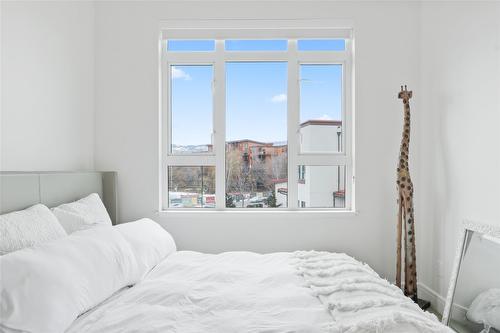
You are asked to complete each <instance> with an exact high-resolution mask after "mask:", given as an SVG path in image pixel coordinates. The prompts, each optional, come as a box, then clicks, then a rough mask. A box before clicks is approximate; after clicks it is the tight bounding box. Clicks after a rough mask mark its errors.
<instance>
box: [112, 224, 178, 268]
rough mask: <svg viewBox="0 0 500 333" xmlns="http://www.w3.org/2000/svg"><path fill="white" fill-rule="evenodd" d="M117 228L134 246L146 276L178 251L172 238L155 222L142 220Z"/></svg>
mask: <svg viewBox="0 0 500 333" xmlns="http://www.w3.org/2000/svg"><path fill="white" fill-rule="evenodd" d="M115 228H116V229H117V230H118V231H119V232H120V233H121V234H122V236H123V237H124V238H125V239H126V240H127V241H128V242H129V243H130V245H132V248H133V249H134V255H135V256H136V259H137V262H138V263H139V266H140V268H139V269H140V270H141V271H142V272H143V273H144V275H146V274H147V273H148V272H149V271H151V269H153V267H155V266H156V265H157V264H158V263H159V262H160V261H161V260H162V259H164V258H165V257H167V256H169V255H170V254H172V253H173V252H175V251H176V250H177V247H176V245H175V241H174V239H173V238H172V236H171V235H170V234H169V233H168V232H167V231H166V230H165V229H163V228H162V227H161V226H160V225H159V224H158V223H156V222H155V221H153V220H150V219H140V220H137V221H135V222H128V223H123V224H118V225H116V226H115Z"/></svg>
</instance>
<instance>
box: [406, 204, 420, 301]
mask: <svg viewBox="0 0 500 333" xmlns="http://www.w3.org/2000/svg"><path fill="white" fill-rule="evenodd" d="M408 207H409V208H408V219H409V222H408V228H409V231H408V240H409V242H410V246H409V248H410V254H409V259H410V265H409V267H408V276H409V282H410V285H409V290H408V291H409V294H410V297H411V298H412V299H413V300H414V301H415V302H417V301H418V298H417V255H416V249H415V222H414V218H413V202H412V199H411V198H410V201H409V205H408Z"/></svg>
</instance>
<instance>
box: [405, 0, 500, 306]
mask: <svg viewBox="0 0 500 333" xmlns="http://www.w3.org/2000/svg"><path fill="white" fill-rule="evenodd" d="M421 57H422V62H421V68H422V71H421V95H423V99H422V101H421V103H420V105H421V107H420V109H419V110H417V111H416V112H414V116H415V117H416V119H417V121H418V122H419V123H420V126H421V131H420V133H419V134H418V137H419V146H420V160H419V164H418V168H419V170H420V172H419V179H418V183H417V185H416V193H417V195H418V200H417V202H418V206H417V212H416V213H417V219H416V220H417V226H418V227H419V229H418V230H417V242H419V246H418V251H419V252H418V257H419V258H427V260H426V261H419V278H420V282H421V283H423V284H425V285H426V286H427V287H429V288H431V289H432V290H434V291H436V292H437V293H438V294H440V295H445V294H446V291H447V287H448V280H449V277H450V271H451V268H452V264H453V258H454V254H455V249H456V242H457V235H458V231H459V228H460V226H461V223H462V221H463V219H464V218H469V219H477V220H482V221H485V222H488V221H490V222H491V223H496V224H499V225H500V210H499V209H498V208H499V205H500V194H499V193H500V192H499V189H500V131H499V126H500V3H498V2H488V3H481V2H479V1H474V2H457V3H449V2H442V3H430V2H424V3H423V4H422V17H421ZM477 257H478V258H481V256H480V255H479V256H477ZM483 260H491V257H490V256H486V255H485V256H484V257H483ZM489 274H492V275H494V274H497V275H496V276H497V277H498V276H500V272H497V273H495V272H489ZM477 276H478V277H480V276H481V274H478V275H477ZM476 282H477V281H476ZM422 290H423V289H422ZM458 301H459V302H461V300H460V299H458ZM469 301H470V299H469ZM466 303H468V302H466ZM438 305H439V304H438ZM463 305H468V304H463Z"/></svg>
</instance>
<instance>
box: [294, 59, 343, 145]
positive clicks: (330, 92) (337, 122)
mask: <svg viewBox="0 0 500 333" xmlns="http://www.w3.org/2000/svg"><path fill="white" fill-rule="evenodd" d="M342 133H343V126H342V65H337V64H333V65H332V64H329V65H301V66H300V134H301V137H300V151H301V152H340V151H341V150H342V137H343V135H342Z"/></svg>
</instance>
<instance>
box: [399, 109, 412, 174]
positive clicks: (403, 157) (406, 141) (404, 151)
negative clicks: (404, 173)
mask: <svg viewBox="0 0 500 333" xmlns="http://www.w3.org/2000/svg"><path fill="white" fill-rule="evenodd" d="M409 147H410V102H409V101H406V103H404V126H403V134H402V138H401V147H400V153H399V169H400V170H408V153H409Z"/></svg>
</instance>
